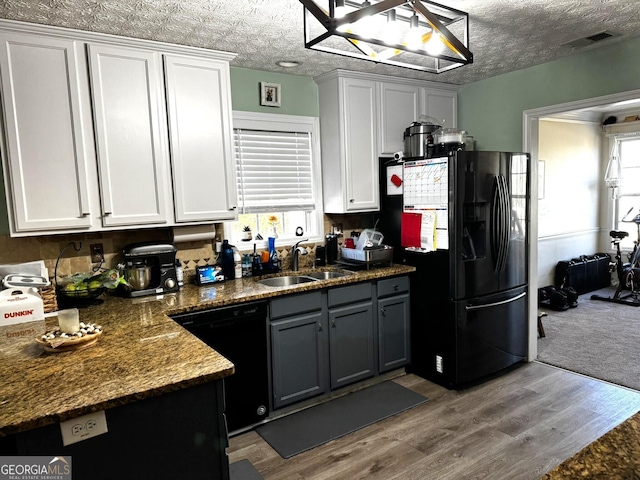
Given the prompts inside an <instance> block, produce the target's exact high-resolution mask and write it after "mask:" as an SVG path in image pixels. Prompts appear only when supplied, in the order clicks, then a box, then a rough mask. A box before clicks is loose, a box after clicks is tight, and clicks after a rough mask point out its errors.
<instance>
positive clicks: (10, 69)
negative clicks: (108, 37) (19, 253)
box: [0, 33, 95, 234]
mask: <svg viewBox="0 0 640 480" xmlns="http://www.w3.org/2000/svg"><path fill="white" fill-rule="evenodd" d="M0 42H1V48H0V79H1V80H2V107H3V108H2V110H3V114H4V123H5V133H6V138H5V147H6V155H5V157H6V158H5V161H4V162H3V168H4V177H5V186H6V190H7V192H6V193H7V204H8V205H9V206H11V205H13V208H9V212H10V215H9V217H10V218H9V223H10V227H11V230H12V232H13V233H15V234H25V233H28V232H32V231H40V230H51V231H57V230H60V229H78V230H82V229H88V228H90V227H91V225H92V221H93V219H92V217H91V208H92V207H91V202H92V197H91V196H92V195H95V193H94V192H92V191H91V190H90V188H89V185H90V182H91V181H92V180H91V177H92V174H93V179H94V180H93V181H95V172H92V170H95V169H94V168H92V167H93V166H94V165H95V159H94V156H93V155H94V152H93V130H92V125H91V110H90V101H89V91H88V88H87V84H86V74H85V71H86V63H85V60H84V50H83V44H82V43H79V42H75V41H72V40H65V39H57V38H43V37H37V36H32V35H20V34H14V33H0ZM12 211H13V215H12V214H11V213H12Z"/></svg>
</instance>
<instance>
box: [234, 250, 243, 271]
mask: <svg viewBox="0 0 640 480" xmlns="http://www.w3.org/2000/svg"><path fill="white" fill-rule="evenodd" d="M233 265H234V272H235V278H241V277H242V257H240V252H238V250H237V249H236V248H235V247H233Z"/></svg>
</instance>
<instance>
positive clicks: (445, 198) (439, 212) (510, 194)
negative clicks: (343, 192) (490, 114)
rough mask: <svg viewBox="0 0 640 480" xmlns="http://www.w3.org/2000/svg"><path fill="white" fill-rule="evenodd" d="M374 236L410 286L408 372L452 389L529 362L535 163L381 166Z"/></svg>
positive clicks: (386, 162)
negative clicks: (403, 268) (403, 269)
mask: <svg viewBox="0 0 640 480" xmlns="http://www.w3.org/2000/svg"><path fill="white" fill-rule="evenodd" d="M380 166H381V174H380V178H381V184H380V187H381V192H380V193H381V195H380V197H381V211H380V219H379V223H378V229H379V230H380V231H381V232H382V233H383V234H384V236H385V237H384V238H385V243H386V244H389V245H392V246H394V253H395V261H396V262H401V263H405V264H407V265H412V266H415V267H416V272H415V273H414V274H412V277H411V352H412V363H411V366H410V368H409V370H410V371H412V372H413V373H416V374H418V375H420V376H422V377H424V378H426V379H429V380H431V381H434V382H436V383H439V384H441V385H444V386H446V387H448V388H463V387H465V386H468V385H471V384H474V383H480V382H481V381H483V380H486V379H488V378H491V377H493V376H495V375H496V374H499V373H501V372H502V371H504V370H505V369H507V368H509V367H511V366H513V365H516V364H518V363H519V362H521V361H524V360H526V357H527V349H528V331H529V328H528V324H529V321H528V303H529V302H528V295H529V292H528V286H527V285H528V271H529V263H528V262H529V259H528V244H529V216H530V214H529V198H530V174H529V172H530V156H529V155H528V154H526V153H508V152H483V151H457V152H453V153H451V154H450V155H449V156H447V157H440V158H429V159H405V160H404V161H402V160H400V161H394V160H393V159H387V158H381V159H380Z"/></svg>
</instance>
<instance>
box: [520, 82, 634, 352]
mask: <svg viewBox="0 0 640 480" xmlns="http://www.w3.org/2000/svg"><path fill="white" fill-rule="evenodd" d="M638 108H640V90H632V91H629V92H623V93H617V94H612V95H605V96H602V97H595V98H590V99H585V100H579V101H575V102H568V103H563V104H558V105H550V106H547V107H541V108H536V109H531V110H525V111H524V112H523V142H522V143H523V151H525V152H530V154H531V163H532V165H531V191H532V192H537V191H538V187H539V185H538V180H539V178H538V177H539V170H538V166H539V160H540V149H539V146H540V145H539V138H540V120H541V119H544V118H574V119H576V120H578V119H583V120H591V121H594V119H596V118H599V119H600V121H601V119H602V116H603V115H604V114H605V113H608V114H611V113H613V112H624V111H627V110H630V109H631V110H633V109H636V110H637V109H638ZM601 188H602V189H603V190H604V189H605V187H604V185H602V187H601ZM603 194H604V195H606V192H601V195H603ZM538 216H539V209H538V196H537V195H532V199H531V218H532V219H536V221H533V222H531V229H530V232H531V238H532V239H538V237H539V231H538V221H537V219H538ZM605 230H606V229H605ZM600 231H603V228H602V226H600ZM607 231H608V230H607ZM605 233H606V232H605ZM538 255H539V249H538V242H537V241H532V242H530V246H529V258H531V259H535V260H534V261H531V262H530V263H529V278H530V283H529V287H530V290H529V291H530V292H531V295H530V303H529V318H530V319H532V320H531V321H530V322H529V355H528V360H529V361H533V360H535V359H536V357H537V354H538V346H537V337H538V333H537V322H536V321H535V319H536V318H537V313H538V306H537V298H536V297H537V295H534V293H536V292H537V291H538V287H539V286H540V285H539V282H538V263H537V262H538Z"/></svg>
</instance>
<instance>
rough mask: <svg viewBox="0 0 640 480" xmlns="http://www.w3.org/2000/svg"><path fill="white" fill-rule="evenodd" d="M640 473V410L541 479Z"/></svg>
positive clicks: (629, 475) (555, 479)
mask: <svg viewBox="0 0 640 480" xmlns="http://www.w3.org/2000/svg"><path fill="white" fill-rule="evenodd" d="M639 475H640V412H639V413H636V414H635V415H634V416H632V417H631V418H629V419H627V420H626V421H624V422H622V423H621V424H620V425H618V426H617V427H616V428H614V429H613V430H611V431H609V432H607V433H605V434H604V435H603V436H602V437H600V438H599V439H598V440H596V441H595V442H592V443H591V444H589V445H587V446H586V447H585V448H583V449H582V450H580V451H579V452H578V453H576V454H575V455H574V456H573V457H571V458H569V459H567V460H565V461H564V462H562V463H561V464H560V465H558V466H557V467H556V468H554V469H553V470H551V471H550V472H549V473H547V474H546V475H544V476H542V477H541V480H560V479H572V478H592V479H599V478H611V479H614V478H620V479H633V478H638V476H639Z"/></svg>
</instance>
